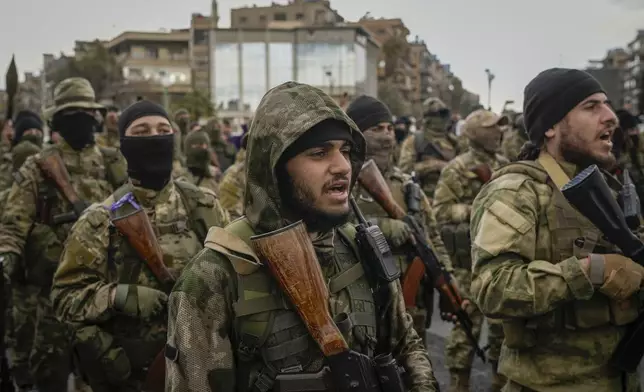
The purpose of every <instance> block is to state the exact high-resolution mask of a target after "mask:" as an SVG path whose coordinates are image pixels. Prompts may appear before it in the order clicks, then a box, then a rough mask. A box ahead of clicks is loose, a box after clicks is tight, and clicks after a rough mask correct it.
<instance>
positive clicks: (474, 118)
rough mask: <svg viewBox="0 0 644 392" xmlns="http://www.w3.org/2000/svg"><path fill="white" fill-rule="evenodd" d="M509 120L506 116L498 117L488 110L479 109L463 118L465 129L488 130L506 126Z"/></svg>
mask: <svg viewBox="0 0 644 392" xmlns="http://www.w3.org/2000/svg"><path fill="white" fill-rule="evenodd" d="M509 123H510V120H509V119H508V117H507V116H499V115H498V114H496V113H493V112H491V111H489V110H484V109H479V110H476V111H474V112H472V113H470V115H469V116H467V118H465V124H464V126H465V129H476V128H489V127H491V126H493V125H499V126H504V125H508V124H509Z"/></svg>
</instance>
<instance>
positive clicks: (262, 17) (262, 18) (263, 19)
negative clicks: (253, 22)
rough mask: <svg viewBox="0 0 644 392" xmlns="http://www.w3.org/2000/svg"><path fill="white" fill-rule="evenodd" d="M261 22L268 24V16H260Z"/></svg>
mask: <svg viewBox="0 0 644 392" xmlns="http://www.w3.org/2000/svg"><path fill="white" fill-rule="evenodd" d="M259 21H260V22H262V23H266V15H260V16H259Z"/></svg>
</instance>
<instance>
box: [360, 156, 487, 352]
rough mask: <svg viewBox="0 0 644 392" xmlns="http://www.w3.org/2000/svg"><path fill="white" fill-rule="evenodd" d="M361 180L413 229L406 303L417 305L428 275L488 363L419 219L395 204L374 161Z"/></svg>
mask: <svg viewBox="0 0 644 392" xmlns="http://www.w3.org/2000/svg"><path fill="white" fill-rule="evenodd" d="M358 181H359V182H360V185H361V186H362V187H363V188H364V189H365V190H366V191H367V192H368V193H369V194H370V195H371V197H373V199H374V200H375V201H376V203H378V204H379V205H380V206H381V207H382V208H383V209H384V210H385V212H386V213H387V215H389V217H390V218H392V219H399V220H402V221H403V222H405V223H406V224H407V225H408V226H409V227H410V228H411V231H412V238H411V242H412V247H413V253H414V255H415V257H414V259H413V260H412V262H411V264H410V265H409V267H408V268H407V271H406V273H405V276H403V280H402V286H403V296H404V297H405V304H406V305H408V306H410V305H411V304H413V303H415V298H416V293H417V292H418V288H419V286H420V281H421V279H422V278H423V276H424V275H425V274H427V275H429V279H430V280H431V281H432V282H433V283H434V287H436V289H437V290H438V291H439V292H440V294H441V296H443V298H445V299H447V300H448V302H449V303H450V304H451V310H452V313H453V314H454V315H456V318H457V319H458V322H459V324H460V325H461V326H462V327H463V330H464V331H465V334H466V335H467V339H468V340H469V341H470V343H471V344H472V347H474V350H475V352H476V355H477V356H478V357H480V358H481V360H483V362H485V361H486V358H485V352H484V351H483V349H482V348H481V347H480V346H479V343H478V339H476V337H475V336H474V333H473V332H472V327H473V324H472V320H471V319H470V317H469V316H468V314H467V312H465V310H463V308H462V306H461V304H462V303H463V299H462V298H461V295H460V293H459V290H458V287H457V285H456V282H455V281H454V280H453V279H452V277H451V276H450V275H449V274H448V273H447V272H446V271H445V270H444V269H443V267H442V266H441V264H440V263H439V261H438V258H437V257H436V254H435V253H434V251H433V249H432V248H431V247H430V246H429V244H428V243H427V240H426V236H425V231H424V230H423V228H422V226H421V225H419V224H418V222H417V221H416V219H414V218H413V217H411V216H409V215H407V213H406V212H405V210H404V209H403V208H402V207H401V206H400V205H399V204H398V203H397V202H396V200H395V199H394V197H393V195H392V194H391V190H390V189H389V186H388V185H387V182H386V181H385V179H384V177H383V176H382V174H381V173H380V170H379V169H378V166H376V163H375V162H374V161H373V160H372V159H370V160H368V161H367V162H366V163H365V164H364V165H363V166H362V170H360V174H359V175H358ZM409 186H416V187H417V186H418V185H417V184H414V183H410V184H409Z"/></svg>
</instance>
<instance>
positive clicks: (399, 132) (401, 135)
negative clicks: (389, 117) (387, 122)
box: [394, 116, 411, 144]
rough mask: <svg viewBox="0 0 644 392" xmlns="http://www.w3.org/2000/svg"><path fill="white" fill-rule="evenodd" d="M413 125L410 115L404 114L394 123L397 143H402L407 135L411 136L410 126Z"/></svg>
mask: <svg viewBox="0 0 644 392" xmlns="http://www.w3.org/2000/svg"><path fill="white" fill-rule="evenodd" d="M410 126H411V121H410V120H409V117H406V116H403V117H399V118H398V119H397V120H396V124H394V132H395V133H396V143H398V144H400V143H402V142H403V141H404V140H405V139H406V138H407V136H409V127H410Z"/></svg>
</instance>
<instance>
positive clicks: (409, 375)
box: [388, 281, 439, 392]
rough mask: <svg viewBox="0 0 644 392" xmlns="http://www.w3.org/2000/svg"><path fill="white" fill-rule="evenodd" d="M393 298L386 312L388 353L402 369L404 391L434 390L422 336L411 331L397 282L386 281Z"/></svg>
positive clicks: (436, 384)
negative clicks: (388, 326)
mask: <svg viewBox="0 0 644 392" xmlns="http://www.w3.org/2000/svg"><path fill="white" fill-rule="evenodd" d="M390 287H391V291H392V295H393V301H391V305H390V308H389V309H388V310H389V312H388V314H389V315H390V318H391V320H390V326H391V327H390V336H391V342H390V344H391V347H392V355H393V357H394V358H395V359H396V362H398V364H399V365H401V366H403V368H404V369H405V371H406V377H405V378H406V380H407V388H408V389H407V390H408V391H410V392H430V391H438V390H439V389H438V382H437V381H436V378H435V377H434V370H433V368H432V363H431V361H430V360H429V355H428V353H427V350H426V349H425V346H423V341H422V339H421V338H420V337H419V336H418V334H417V333H416V330H414V323H413V320H412V318H411V316H410V315H409V313H407V310H406V309H405V301H404V299H403V295H402V288H401V286H400V281H395V282H392V283H390Z"/></svg>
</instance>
